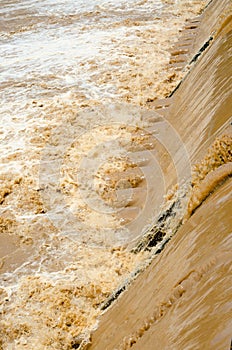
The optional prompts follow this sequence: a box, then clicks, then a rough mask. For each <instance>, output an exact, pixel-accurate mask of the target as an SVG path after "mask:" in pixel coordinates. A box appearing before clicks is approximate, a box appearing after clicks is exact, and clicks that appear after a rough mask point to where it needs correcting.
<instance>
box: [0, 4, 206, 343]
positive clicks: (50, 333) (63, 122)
mask: <svg viewBox="0 0 232 350" xmlns="http://www.w3.org/2000/svg"><path fill="white" fill-rule="evenodd" d="M206 2H207V1H200V0H199V1H191V2H189V1H161V0H159V1H158V0H157V1H152V0H150V1H149V0H148V1H145V0H144V1H133V0H130V1H120V2H116V1H102V0H98V1H97V0H95V1H91V2H88V3H86V2H84V1H81V0H78V1H76V2H74V1H53V0H50V1H49V0H44V1H42V0H41V1H26V0H25V1H1V4H0V17H1V24H0V34H1V37H0V39H1V57H0V65H1V66H0V87H1V106H0V115H1V126H0V139H1V165H0V204H1V207H0V213H1V216H0V229H1V234H0V243H1V246H0V253H1V256H0V258H1V265H0V267H1V288H0V303H1V320H0V347H1V348H2V349H4V350H5V349H17V350H19V349H35V348H36V349H69V348H72V344H73V339H76V338H77V337H80V334H81V337H84V335H83V334H84V333H85V332H87V333H88V330H89V329H91V328H92V327H94V326H95V325H96V320H97V316H98V315H99V314H100V305H101V303H102V302H103V301H104V300H105V299H106V298H107V297H108V296H109V295H110V293H111V292H112V291H113V290H114V289H115V288H116V287H117V286H118V285H119V284H120V283H122V282H123V281H124V280H125V278H126V277H128V276H129V275H130V273H131V272H132V271H134V269H135V268H136V267H137V266H138V265H139V264H141V263H142V262H143V261H145V260H146V258H147V257H148V253H144V252H141V253H138V254H134V253H131V252H129V251H128V250H125V249H123V248H121V246H122V245H125V244H128V243H129V242H130V241H131V240H133V239H134V236H133V232H134V231H133V229H134V228H136V227H137V234H138V232H142V231H143V230H144V229H146V227H149V225H150V224H151V223H152V220H153V217H154V215H155V214H157V210H158V209H157V210H156V212H155V210H153V209H152V208H153V207H154V206H156V208H159V207H160V206H162V204H163V196H164V195H165V194H166V190H167V189H168V184H167V183H166V177H165V169H166V164H171V163H172V161H173V159H172V152H171V149H170V150H169V151H170V152H169V156H165V157H166V158H165V157H163V152H162V150H163V149H164V148H165V147H166V143H165V138H164V131H165V130H167V132H168V135H169V136H170V137H171V138H173V140H174V141H175V142H174V141H173V144H176V143H178V142H180V140H179V138H178V135H176V134H175V133H174V132H173V130H171V129H170V126H168V125H167V124H165V123H164V121H163V119H162V118H161V117H160V116H159V115H157V114H156V113H155V112H153V113H151V114H150V116H149V118H148V117H146V118H145V117H144V115H145V114H143V110H141V109H140V106H143V108H145V109H146V103H147V102H149V101H151V100H155V99H157V98H161V97H165V96H167V95H168V94H169V93H170V92H171V91H172V90H173V88H174V87H175V86H176V84H177V83H178V81H179V79H180V78H181V77H182V76H183V74H184V72H181V71H179V70H174V69H173V67H172V68H171V66H170V65H169V58H170V50H171V48H172V46H173V45H174V43H175V42H176V41H177V39H178V36H179V31H180V30H181V28H183V26H184V24H185V20H186V19H187V18H191V17H194V16H195V15H197V14H198V13H199V12H200V11H201V10H202V9H203V8H204V5H205V4H206ZM146 115H147V114H146ZM154 125H155V127H154ZM186 157H187V155H186ZM174 166H175V164H174ZM177 173H178V169H177ZM151 174H152V175H151ZM154 177H155V179H156V182H157V179H160V188H155V189H154V188H153V187H152V183H153V180H154ZM177 177H178V174H177ZM138 218H139V220H138ZM136 220H137V221H136Z"/></svg>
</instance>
